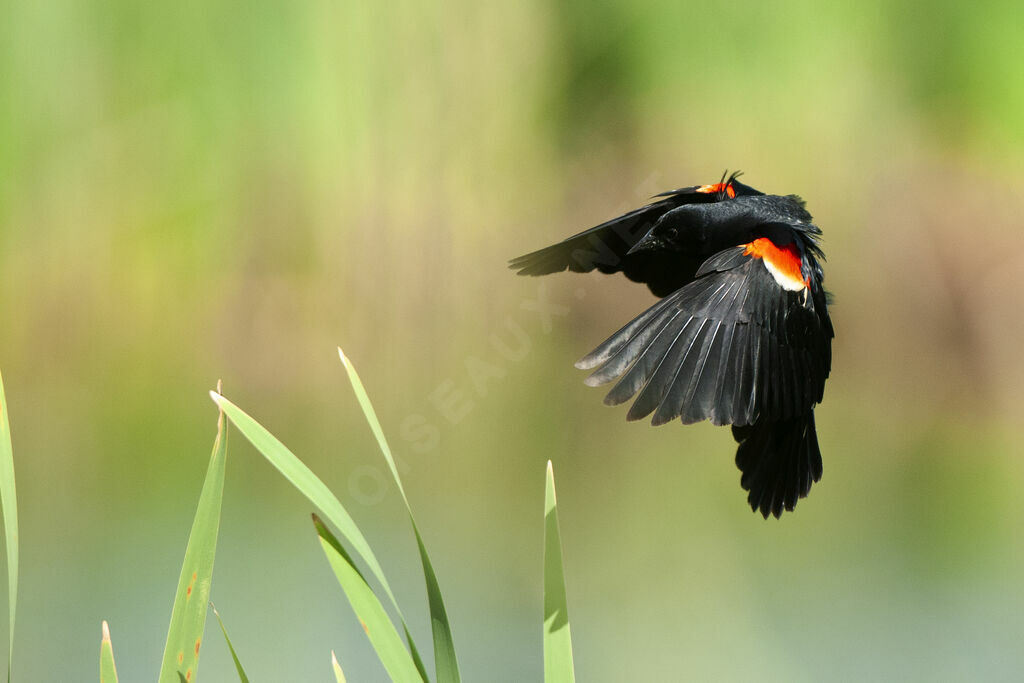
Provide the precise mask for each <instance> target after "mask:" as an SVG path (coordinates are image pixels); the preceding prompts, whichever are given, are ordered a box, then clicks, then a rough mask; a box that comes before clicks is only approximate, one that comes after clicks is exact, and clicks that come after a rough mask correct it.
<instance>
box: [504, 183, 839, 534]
mask: <svg viewBox="0 0 1024 683" xmlns="http://www.w3.org/2000/svg"><path fill="white" fill-rule="evenodd" d="M656 199H657V201H655V202H653V203H651V204H648V205H647V206H645V207H643V208H640V209H637V210H636V211H632V212H630V213H627V214H625V215H623V216H620V217H618V218H615V219H613V220H611V221H608V222H606V223H602V224H601V225H599V226H597V227H594V228H591V229H590V230H587V231H584V232H582V233H580V234H578V235H575V236H573V237H570V238H568V239H566V240H564V241H562V242H559V243H558V244H555V245H552V246H550V247H547V248H545V249H541V250H539V251H535V252H532V253H530V254H526V255H525V256H520V257H519V258H516V259H513V260H512V261H511V267H512V268H513V269H515V270H517V271H518V272H519V274H520V275H546V274H548V273H555V272H560V271H564V270H570V271H573V272H590V271H592V270H595V269H597V270H599V271H600V272H603V273H615V272H623V273H625V275H626V276H627V277H629V278H630V279H631V280H634V281H637V282H643V283H645V284H647V286H648V287H649V288H650V290H651V291H652V292H653V293H654V294H655V295H656V296H658V297H661V299H660V301H658V302H657V303H656V304H654V306H652V307H651V308H649V309H648V310H647V311H645V312H644V313H642V314H640V315H639V316H638V317H637V318H635V319H634V320H633V321H631V322H630V323H629V324H627V325H626V326H625V327H623V328H622V329H621V330H619V331H618V332H616V333H615V334H613V335H612V336H611V337H610V338H609V339H608V340H607V341H605V342H604V343H603V344H601V345H600V346H598V347H597V348H596V349H595V350H594V351H592V352H591V353H590V354H588V355H587V356H585V357H583V358H582V359H581V360H580V361H578V362H577V364H576V365H577V367H579V368H583V369H594V372H593V373H592V374H591V376H590V377H589V378H588V379H587V384H590V385H593V386H596V385H600V384H605V383H609V382H612V381H615V380H617V382H616V384H615V385H614V387H613V388H612V389H611V391H610V392H609V393H608V396H607V397H606V399H605V402H606V403H608V404H610V405H617V404H619V403H624V402H626V401H628V400H629V399H630V398H632V397H634V396H636V399H635V400H634V402H633V405H632V406H631V408H630V410H629V413H628V415H627V417H628V419H631V420H634V419H639V418H642V417H646V416H647V415H650V414H652V413H653V418H652V423H653V424H656V425H658V424H664V423H666V422H670V421H672V420H673V419H675V418H680V419H681V420H682V422H683V423H684V424H691V423H694V422H700V421H702V420H710V421H711V422H712V423H714V424H716V425H726V424H729V425H732V427H733V435H734V437H735V438H736V440H737V441H738V442H739V448H738V451H737V453H736V464H737V465H738V466H739V468H740V470H741V471H742V477H741V479H740V483H741V484H742V486H743V488H744V489H746V490H747V491H749V492H750V495H749V497H748V501H749V502H750V504H751V506H752V507H753V508H754V510H758V511H760V512H761V513H762V514H763V515H764V516H765V517H767V516H768V515H769V514H774V515H775V516H776V517H778V516H780V515H781V514H782V510H783V509H787V510H792V509H793V507H794V506H795V505H796V502H797V500H798V499H799V498H802V497H804V496H806V495H807V493H808V491H810V488H811V484H812V483H813V482H815V481H818V480H819V479H820V478H821V472H822V466H821V452H820V451H819V449H818V438H817V434H816V432H815V428H814V412H813V409H814V406H815V405H816V404H817V403H819V402H820V401H821V400H822V396H823V393H824V387H825V379H826V378H827V377H828V374H829V370H830V368H831V363H832V337H833V330H832V323H831V320H830V319H829V315H828V310H827V303H828V301H827V300H828V296H827V295H826V293H825V290H824V287H823V284H822V279H823V274H822V270H821V266H820V264H819V263H818V259H819V258H823V256H822V252H821V250H820V248H819V247H818V236H819V235H820V234H821V230H820V229H818V227H817V226H815V225H814V224H813V223H812V222H811V220H812V219H811V215H810V214H809V213H808V212H807V210H806V209H805V208H804V204H803V201H802V200H800V199H799V198H798V197H795V196H792V195H791V196H780V195H766V194H763V193H761V192H759V191H757V190H755V189H754V188H752V187H749V186H747V185H744V184H742V183H740V182H738V181H737V180H736V175H733V176H730V177H729V178H728V179H727V180H726V179H724V178H723V182H720V183H716V184H713V185H700V186H693V187H686V188H681V189H679V190H674V191H672V192H666V193H664V194H662V195H658V196H657V197H656Z"/></svg>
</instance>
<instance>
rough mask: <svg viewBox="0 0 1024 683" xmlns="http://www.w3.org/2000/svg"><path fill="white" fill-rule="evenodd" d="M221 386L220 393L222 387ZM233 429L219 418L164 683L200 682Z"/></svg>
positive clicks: (176, 604)
mask: <svg viewBox="0 0 1024 683" xmlns="http://www.w3.org/2000/svg"><path fill="white" fill-rule="evenodd" d="M219 388H220V387H219V383H218V389H219ZM227 446H228V429H227V423H226V422H225V420H224V413H223V411H221V412H220V414H219V415H218V417H217V438H216V440H214V442H213V453H212V454H211V456H210V465H209V467H208V468H207V470H206V480H205V481H204V482H203V490H202V492H201V493H200V494H199V504H198V505H197V506H196V516H195V519H194V520H193V522H192V531H191V533H189V537H188V546H187V547H186V548H185V560H184V562H183V563H182V565H181V576H180V577H179V578H178V591H177V593H176V594H175V596H174V608H173V609H172V610H171V623H170V626H169V627H168V629H167V644H166V645H165V646H164V657H163V663H162V664H161V666H160V683H179V681H181V680H186V681H190V683H195V680H196V668H197V666H198V664H199V646H200V644H201V642H202V638H203V629H204V628H205V627H206V609H207V605H208V604H209V602H210V584H211V582H212V580H213V560H214V556H215V555H216V553H217V533H218V531H219V529H220V507H221V500H222V499H223V494H224V469H225V463H226V461H227Z"/></svg>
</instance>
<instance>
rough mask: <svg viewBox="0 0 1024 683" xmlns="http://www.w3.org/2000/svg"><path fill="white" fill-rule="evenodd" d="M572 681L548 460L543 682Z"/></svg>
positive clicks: (563, 592)
mask: <svg viewBox="0 0 1024 683" xmlns="http://www.w3.org/2000/svg"><path fill="white" fill-rule="evenodd" d="M575 680H576V673H575V671H574V669H573V663H572V637H571V636H570V635H569V605H568V601H567V600H566V597H565V576H564V574H563V572H562V540H561V535H560V533H559V530H558V508H557V504H556V502H555V473H554V470H553V469H552V467H551V461H550V460H548V472H547V481H546V483H545V486H544V681H545V683H572V682H573V681H575Z"/></svg>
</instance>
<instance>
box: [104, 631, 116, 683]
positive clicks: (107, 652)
mask: <svg viewBox="0 0 1024 683" xmlns="http://www.w3.org/2000/svg"><path fill="white" fill-rule="evenodd" d="M100 683H117V667H115V666H114V645H113V644H112V643H111V642H110V627H109V626H107V622H106V621H104V622H103V640H101V641H100Z"/></svg>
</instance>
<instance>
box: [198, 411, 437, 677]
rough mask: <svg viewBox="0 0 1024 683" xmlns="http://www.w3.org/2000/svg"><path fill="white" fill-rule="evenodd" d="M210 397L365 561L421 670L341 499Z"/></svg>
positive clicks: (244, 418)
mask: <svg viewBox="0 0 1024 683" xmlns="http://www.w3.org/2000/svg"><path fill="white" fill-rule="evenodd" d="M210 396H211V397H212V398H213V400H214V402H216V403H217V405H218V406H220V408H221V410H223V411H224V414H225V415H227V416H228V418H229V419H230V420H231V422H232V423H233V424H234V425H235V427H237V428H238V431H239V432H241V433H242V434H243V435H244V436H245V438H247V439H248V440H249V441H250V442H251V443H252V445H253V446H255V447H256V450H257V451H259V452H260V453H261V454H262V455H263V457H264V458H266V459H267V461H268V462H269V463H270V464H271V465H273V466H274V467H275V468H277V470H278V471H279V472H280V473H281V474H282V475H284V478H285V479H287V480H288V481H290V482H291V483H292V485H294V486H295V488H297V489H298V490H299V491H300V492H301V493H302V494H303V495H304V496H306V498H308V499H309V501H310V502H311V503H313V505H315V506H316V507H318V508H319V509H320V511H321V512H322V513H323V514H324V517H325V518H326V519H327V521H329V522H330V523H331V524H333V525H334V526H335V527H336V528H337V529H338V530H339V531H340V532H341V535H342V537H343V538H344V539H345V540H346V541H348V543H349V544H350V545H351V546H352V548H353V550H354V551H355V554H356V555H357V556H358V557H359V558H360V559H362V560H363V562H365V563H366V565H367V566H368V567H369V569H370V573H371V574H372V575H373V577H374V579H376V580H377V582H378V583H379V584H380V585H381V586H382V587H383V588H384V592H385V593H387V596H388V598H389V599H390V601H391V604H392V606H393V607H394V608H395V611H396V612H397V613H398V617H399V619H400V620H401V622H402V627H403V630H404V632H405V638H406V641H407V642H408V643H409V649H410V650H411V652H412V657H413V660H414V661H415V662H416V663H417V668H419V669H420V670H421V671H422V670H423V662H422V660H421V658H420V655H419V651H418V650H417V649H416V644H415V643H414V642H413V639H412V635H411V634H410V633H409V629H408V627H407V626H406V622H405V617H404V616H403V615H402V610H401V608H400V607H399V606H398V601H397V600H396V599H395V595H394V593H393V592H392V591H391V585H390V584H389V583H388V580H387V578H386V577H385V576H384V570H383V569H381V566H380V562H378V561H377V556H376V555H374V553H373V550H372V549H371V548H370V544H369V543H367V541H366V538H365V537H364V536H363V532H361V531H360V530H359V527H358V526H356V523H355V520H353V519H352V516H351V515H349V514H348V511H347V510H345V508H344V506H343V505H342V504H341V501H339V500H338V498H337V497H336V496H335V495H334V494H333V493H331V490H330V489H329V488H327V485H326V484H324V483H323V482H322V481H321V480H320V479H319V478H318V477H317V476H316V475H315V474H313V471H312V470H310V469H309V468H308V467H306V465H305V464H303V462H302V461H301V460H299V459H298V458H297V457H295V454H294V453H292V452H291V451H290V450H288V448H287V447H286V446H285V445H284V444H283V443H281V441H280V440H278V439H277V437H275V436H274V435H273V434H271V433H270V432H269V431H267V430H266V428H265V427H263V425H261V424H260V423H259V422H257V421H256V420H254V419H253V418H252V417H250V416H249V415H248V414H246V413H245V411H243V410H242V409H241V408H239V407H238V406H236V405H235V404H234V403H232V402H231V401H229V400H228V399H226V398H224V397H223V396H221V395H220V394H218V393H216V392H212V391H211V392H210Z"/></svg>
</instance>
